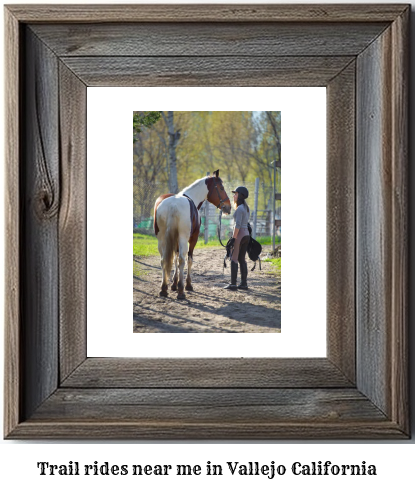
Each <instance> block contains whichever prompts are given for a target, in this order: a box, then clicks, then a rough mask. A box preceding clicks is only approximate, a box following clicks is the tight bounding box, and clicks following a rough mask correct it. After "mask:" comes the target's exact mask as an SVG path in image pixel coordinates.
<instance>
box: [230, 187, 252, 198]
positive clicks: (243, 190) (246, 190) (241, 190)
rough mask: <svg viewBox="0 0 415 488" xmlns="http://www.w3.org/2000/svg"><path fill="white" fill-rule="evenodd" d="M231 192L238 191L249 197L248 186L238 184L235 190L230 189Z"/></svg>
mask: <svg viewBox="0 0 415 488" xmlns="http://www.w3.org/2000/svg"><path fill="white" fill-rule="evenodd" d="M232 193H239V194H240V195H242V196H243V197H244V198H248V197H249V191H248V188H245V187H244V186H238V188H236V189H235V190H232Z"/></svg>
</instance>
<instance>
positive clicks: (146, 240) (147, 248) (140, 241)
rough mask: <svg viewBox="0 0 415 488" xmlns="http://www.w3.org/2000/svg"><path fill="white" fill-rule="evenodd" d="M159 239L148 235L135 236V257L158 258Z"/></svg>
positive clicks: (137, 234) (135, 234)
mask: <svg viewBox="0 0 415 488" xmlns="http://www.w3.org/2000/svg"><path fill="white" fill-rule="evenodd" d="M158 253H159V251H158V244H157V237H156V236H151V235H149V236H148V235H146V234H139V233H138V232H137V233H134V234H133V255H134V256H157V255H158Z"/></svg>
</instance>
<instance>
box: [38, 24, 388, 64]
mask: <svg viewBox="0 0 415 488" xmlns="http://www.w3.org/2000/svg"><path fill="white" fill-rule="evenodd" d="M387 27H388V23H386V22H379V23H342V24H332V23H329V22H325V23H311V24H310V23H303V24H298V23H290V24H286V23H252V22H250V23H233V24H228V23H225V24H214V23H194V24H187V23H179V22H178V23H169V24H160V23H147V24H105V25H102V24H55V25H49V24H43V25H33V26H32V29H33V31H34V32H35V34H36V35H37V36H39V37H40V38H41V39H42V41H43V42H44V43H45V44H47V45H48V46H49V48H50V49H51V50H52V51H53V52H54V53H56V54H57V55H58V56H60V57H63V56H66V57H70V56H78V57H79V56H116V57H117V58H119V57H123V56H145V57H151V56H163V57H167V56H186V57H190V56H199V57H200V56H206V55H207V53H209V54H208V55H209V56H210V57H212V56H245V57H250V56H262V57H263V56H288V55H289V56H356V55H358V54H359V53H360V52H362V51H363V50H364V49H365V48H366V46H367V45H368V44H370V43H371V42H373V41H374V40H375V39H376V38H377V37H378V36H379V35H380V34H381V33H382V32H383V31H384V30H385V29H386V28H387Z"/></svg>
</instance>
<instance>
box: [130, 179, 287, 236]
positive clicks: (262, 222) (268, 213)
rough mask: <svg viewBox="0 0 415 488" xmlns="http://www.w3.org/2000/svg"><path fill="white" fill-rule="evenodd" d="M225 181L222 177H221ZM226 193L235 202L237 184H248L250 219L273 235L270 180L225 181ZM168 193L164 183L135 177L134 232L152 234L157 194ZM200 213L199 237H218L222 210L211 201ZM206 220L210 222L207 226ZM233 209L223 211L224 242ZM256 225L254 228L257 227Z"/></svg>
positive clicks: (261, 232) (229, 232)
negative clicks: (250, 181) (233, 193)
mask: <svg viewBox="0 0 415 488" xmlns="http://www.w3.org/2000/svg"><path fill="white" fill-rule="evenodd" d="M222 181H223V180H222ZM280 181H281V179H280V178H279V179H277V182H278V184H277V192H278V193H281V186H280V183H279V182H280ZM223 184H224V187H225V190H226V193H227V194H228V196H229V198H230V200H231V202H232V190H234V189H235V188H236V187H238V186H245V187H246V188H248V191H249V199H248V200H247V203H248V205H249V207H250V211H251V218H250V222H251V225H252V226H253V228H254V232H255V234H256V236H270V235H272V226H273V222H272V192H273V185H272V182H271V181H267V182H266V183H265V182H261V181H258V183H257V184H255V182H253V183H243V182H242V181H236V180H233V181H223ZM164 193H169V190H168V188H167V186H166V184H165V183H157V182H148V181H144V180H142V179H138V178H136V179H134V181H133V197H134V202H133V206H134V210H133V231H134V232H140V233H143V234H153V232H154V231H153V209H154V202H155V201H156V199H157V198H158V196H160V195H162V194H164ZM256 202H257V211H256V215H255V203H256ZM277 203H278V204H279V205H277V209H276V220H277V221H278V220H281V205H280V204H281V202H280V201H279V202H277ZM200 215H201V218H202V225H201V229H200V234H199V239H204V240H205V242H207V241H208V240H214V239H217V235H218V225H219V210H218V209H217V208H216V207H215V206H214V205H212V204H211V203H209V202H205V203H204V204H203V205H202V207H201V209H200ZM206 223H207V225H206ZM233 223H234V222H233V212H232V214H231V215H230V216H229V215H225V214H222V229H221V239H222V241H223V242H225V240H227V239H228V238H229V237H231V235H232V230H233ZM254 224H255V227H254Z"/></svg>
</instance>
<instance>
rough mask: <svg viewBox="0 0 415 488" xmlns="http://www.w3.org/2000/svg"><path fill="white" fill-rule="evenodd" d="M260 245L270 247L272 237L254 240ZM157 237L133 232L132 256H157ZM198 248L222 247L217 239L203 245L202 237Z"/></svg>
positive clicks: (224, 240) (225, 240) (223, 240)
mask: <svg viewBox="0 0 415 488" xmlns="http://www.w3.org/2000/svg"><path fill="white" fill-rule="evenodd" d="M256 240H257V241H258V242H259V243H260V244H262V245H263V246H267V245H268V246H270V245H271V244H272V237H271V236H264V237H258V238H257V239H256ZM157 242H158V241H157V237H156V236H153V235H147V234H140V233H138V232H134V234H133V255H134V256H158V253H159V252H158V244H157ZM222 242H223V243H224V244H226V242H227V239H226V238H225V239H222ZM275 243H276V245H278V244H279V243H280V239H279V238H276V239H275ZM197 247H198V248H205V247H222V246H221V245H220V243H219V240H218V238H217V237H212V238H210V239H209V241H208V242H207V244H205V242H204V239H203V235H201V238H199V241H198V243H197Z"/></svg>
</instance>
